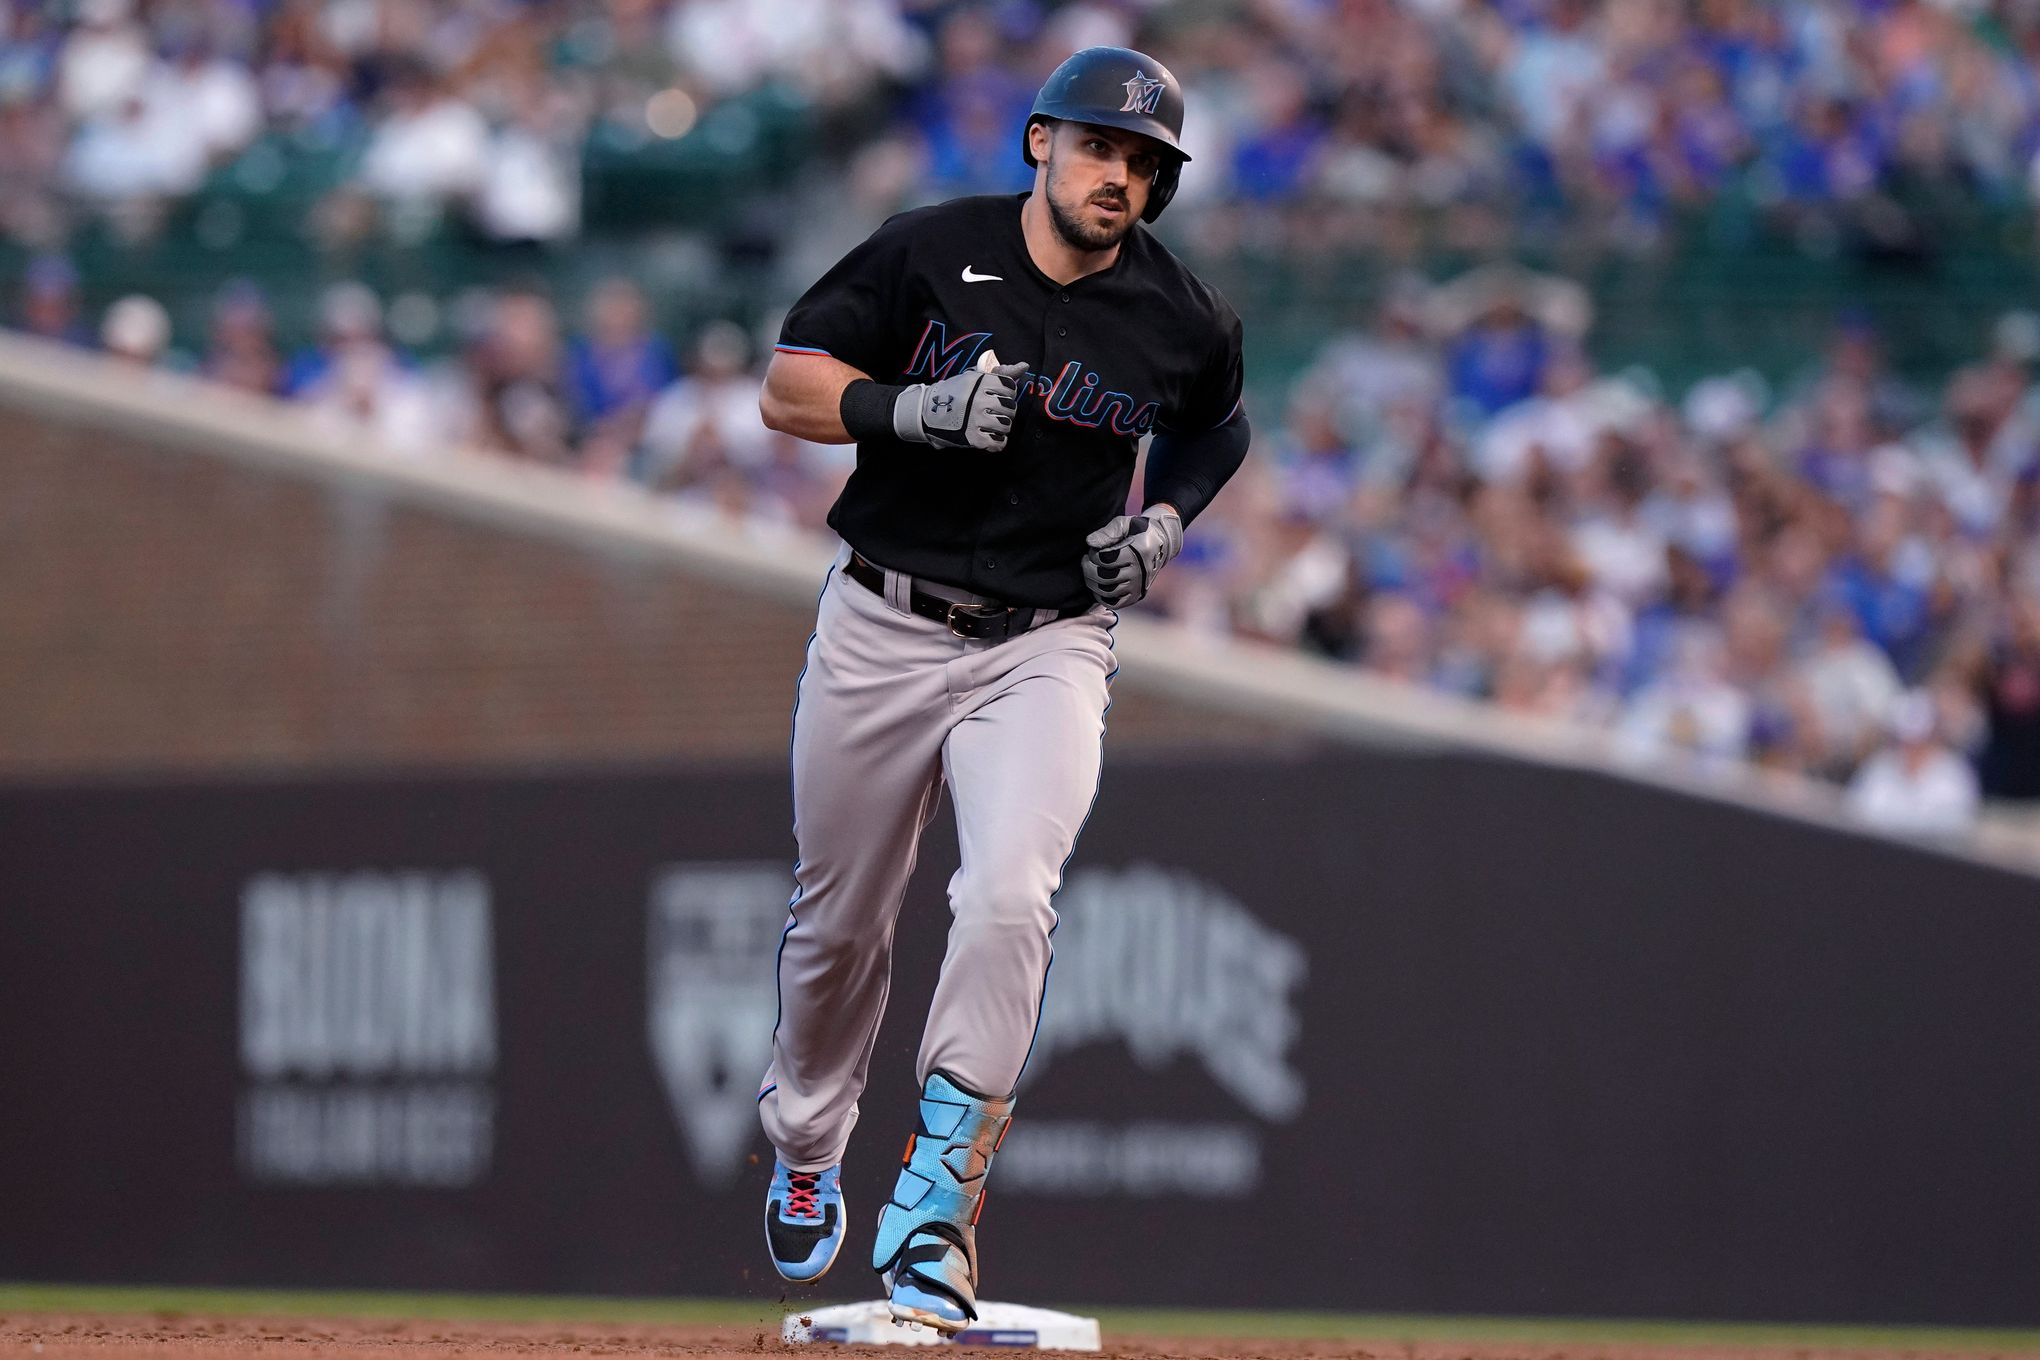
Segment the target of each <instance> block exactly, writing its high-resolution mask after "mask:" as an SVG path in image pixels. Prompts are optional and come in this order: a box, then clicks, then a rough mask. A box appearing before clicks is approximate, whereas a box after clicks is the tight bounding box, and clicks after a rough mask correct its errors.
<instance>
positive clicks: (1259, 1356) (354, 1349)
mask: <svg viewBox="0 0 2040 1360" xmlns="http://www.w3.org/2000/svg"><path fill="white" fill-rule="evenodd" d="M1434 1325H1435V1324H1434ZM1482 1330H1484V1326H1483V1324H1480V1323H1470V1324H1469V1327H1468V1331H1469V1333H1478V1332H1480V1331H1482ZM1812 1335H1813V1334H1809V1337H1808V1338H1807V1340H1804V1341H1802V1340H1790V1341H1785V1342H1782V1343H1765V1344H1744V1343H1739V1342H1738V1343H1724V1342H1721V1341H1705V1342H1690V1343H1689V1342H1660V1341H1651V1342H1637V1341H1564V1340H1556V1339H1551V1338H1542V1337H1540V1338H1537V1339H1524V1340H1514V1341H1511V1340H1502V1339H1493V1338H1490V1337H1479V1336H1470V1337H1469V1339H1466V1340H1454V1339H1451V1338H1450V1337H1449V1336H1429V1337H1425V1338H1424V1339H1412V1340H1394V1339H1389V1338H1386V1337H1382V1338H1354V1337H1349V1338H1337V1337H1268V1338H1255V1337H1252V1336H1246V1335H1241V1336H1231V1335H1227V1336H1218V1335H1213V1336H1194V1335H1189V1336H1180V1335H1160V1334H1140V1333H1138V1332H1133V1331H1120V1330H1117V1329H1112V1328H1108V1330H1107V1333H1106V1336H1105V1348H1104V1350H1103V1351H1102V1352H1098V1353H1097V1354H1099V1355H1100V1356H1101V1357H1103V1358H1104V1360H1164V1358H1165V1357H1167V1358H1171V1360H1173V1358H1174V1357H1181V1358H1182V1360H1289V1358H1290V1357H1319V1356H1353V1357H1362V1358H1364V1360H1943V1357H1945V1360H1980V1357H1985V1356H1992V1355H2004V1356H2011V1355H2040V1341H2036V1339H2034V1338H2028V1337H2025V1336H2019V1337H2016V1338H2014V1337H2010V1336H2008V1337H2006V1338H2005V1344H2002V1345H1999V1344H1992V1343H1990V1342H1989V1341H1983V1340H1979V1339H1976V1338H1963V1337H1962V1336H1961V1334H1951V1336H1950V1341H1951V1343H1952V1344H1948V1345H1945V1346H1938V1347H1937V1346H1933V1345H1924V1346H1923V1345H1918V1344H1912V1342H1914V1341H1915V1340H1919V1339H1924V1338H1921V1337H1919V1336H1918V1335H1917V1334H1909V1335H1908V1336H1907V1338H1906V1341H1907V1344H1896V1345H1855V1344H1849V1345H1835V1344H1818V1343H1815V1344H1808V1342H1809V1341H1811V1340H1812ZM931 1351H932V1352H933V1353H934V1354H937V1355H940V1354H944V1353H968V1354H970V1355H973V1356H977V1357H980V1358H981V1360H982V1358H983V1357H990V1356H1005V1357H1008V1358H1009V1360H1010V1358H1011V1357H1014V1356H1016V1355H1021V1354H1026V1353H1027V1352H1016V1351H1013V1350H1011V1349H997V1348H983V1349H979V1348H967V1347H953V1348H952V1347H945V1348H943V1349H942V1350H939V1351H937V1350H934V1348H919V1347H915V1348H907V1347H880V1346H838V1345H830V1344H826V1343H817V1344H810V1345H792V1344H788V1343H785V1342H782V1341H781V1340H780V1339H779V1336H778V1332H777V1319H776V1316H775V1317H773V1318H772V1319H771V1320H770V1321H769V1322H768V1321H767V1319H766V1318H765V1317H763V1316H761V1318H760V1321H759V1322H758V1324H757V1325H751V1326H737V1325H728V1324H715V1325H708V1324H700V1323H645V1322H622V1323H603V1322H599V1321H587V1320H577V1321H571V1322H557V1323H549V1322H532V1321H520V1322H503V1321H476V1320H457V1321H456V1320H434V1319H428V1318H400V1317H399V1318H393V1317H326V1318H321V1317H310V1316H288V1317H286V1316H259V1315H256V1316H243V1315H239V1314H213V1315H208V1314H205V1313H202V1312H193V1313H185V1312H181V1311H165V1310H156V1311H132V1312H131V1311H56V1312H43V1311H18V1310H9V1311H5V1312H0V1354H4V1355H7V1356H17V1355H19V1356H30V1357H35V1358H36V1360H231V1357H239V1356H256V1355H260V1356H284V1357H296V1358H298V1360H452V1357H460V1356H499V1355H546V1356H560V1357H571V1356H582V1355H587V1356H623V1357H631V1356H646V1357H652V1356H672V1357H690V1358H693V1360H756V1357H758V1356H761V1355H767V1356H778V1357H782V1358H783V1360H795V1358H796V1357H807V1358H808V1360H830V1358H831V1357H843V1358H844V1360H847V1357H850V1356H853V1355H854V1356H858V1357H863V1358H865V1360H869V1357H874V1356H883V1357H888V1360H912V1357H914V1356H920V1355H928V1354H930V1353H931Z"/></svg>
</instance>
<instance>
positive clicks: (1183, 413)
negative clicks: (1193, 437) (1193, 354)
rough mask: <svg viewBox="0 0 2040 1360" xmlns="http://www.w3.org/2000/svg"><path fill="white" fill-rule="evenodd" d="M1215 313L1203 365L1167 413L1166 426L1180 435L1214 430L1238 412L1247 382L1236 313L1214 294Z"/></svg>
mask: <svg viewBox="0 0 2040 1360" xmlns="http://www.w3.org/2000/svg"><path fill="white" fill-rule="evenodd" d="M1212 298H1213V301H1214V302H1216V303H1217V306H1218V315H1217V316H1216V317H1214V318H1213V320H1214V322H1215V326H1214V329H1215V330H1216V332H1217V333H1216V335H1215V336H1214V338H1213V342H1212V347H1211V351H1210V353H1208V354H1207V355H1206V356H1205V360H1204V364H1203V366H1202V367H1201V368H1199V369H1198V371H1197V376H1196V377H1195V378H1194V379H1192V380H1191V383H1190V388H1189V391H1188V392H1187V393H1185V395H1184V399H1183V401H1182V403H1181V405H1180V406H1179V407H1178V408H1177V409H1176V410H1173V411H1171V412H1170V413H1169V419H1168V421H1167V422H1166V423H1167V427H1168V428H1169V429H1171V430H1174V431H1176V432H1177V433H1179V434H1195V433H1197V432H1199V431H1201V430H1211V429H1216V428H1218V427H1219V426H1220V425H1223V424H1225V423H1226V422H1227V421H1229V420H1231V419H1232V418H1233V417H1234V416H1236V415H1238V414H1239V413H1240V394H1241V391H1242V389H1243V386H1244V383H1245V381H1246V361H1245V357H1244V340H1245V336H1244V333H1243V331H1242V329H1241V327H1240V318H1239V313H1237V312H1235V311H1234V310H1233V309H1232V305H1231V304H1230V303H1228V302H1227V301H1226V300H1225V299H1224V298H1222V297H1219V296H1218V295H1217V294H1216V293H1214V294H1212Z"/></svg>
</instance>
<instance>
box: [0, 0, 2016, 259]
mask: <svg viewBox="0 0 2040 1360" xmlns="http://www.w3.org/2000/svg"><path fill="white" fill-rule="evenodd" d="M1097 42H1121V43H1139V44H1143V45H1145V46H1146V47H1147V48H1149V49H1150V50H1153V51H1156V52H1157V53H1158V54H1159V55H1161V56H1163V57H1164V59H1166V60H1168V61H1169V62H1170V63H1171V64H1172V66H1173V68H1174V69H1175V70H1176V72H1177V74H1178V75H1179V76H1181V77H1182V78H1183V80H1184V82H1185V84H1186V86H1187V88H1188V89H1189V92H1190V100H1189V107H1190V124H1189V127H1188V128H1187V129H1186V133H1185V138H1184V140H1185V144H1186V145H1187V146H1188V147H1189V148H1190V150H1191V151H1192V152H1193V153H1194V156H1195V160H1194V162H1193V165H1192V168H1191V170H1190V172H1189V173H1188V174H1187V176H1186V178H1185V183H1184V192H1183V197H1182V199H1181V200H1180V201H1181V202H1182V203H1183V204H1184V205H1185V206H1186V209H1190V210H1192V211H1194V209H1193V208H1191V205H1196V204H1202V205H1204V206H1205V207H1207V208H1210V209H1212V210H1213V223H1212V229H1213V230H1214V231H1216V232H1219V233H1221V234H1224V233H1231V234H1234V235H1238V234H1240V233H1255V232H1262V233H1265V232H1267V231H1269V230H1275V229H1280V230H1283V231H1285V232H1286V233H1287V235H1288V240H1289V244H1291V245H1297V244H1303V243H1308V242H1310V241H1313V240H1322V239H1326V238H1332V239H1336V240H1339V241H1342V242H1344V243H1346V244H1350V245H1359V246H1366V247H1369V248H1375V249H1382V248H1388V247H1389V246H1392V245H1393V244H1394V241H1395V239H1396V234H1397V233H1398V232H1399V231H1408V230H1410V229H1412V224H1413V223H1414V222H1416V221H1418V220H1421V221H1422V222H1423V223H1424V224H1425V229H1426V230H1427V231H1438V232H1442V233H1443V234H1444V236H1445V238H1447V239H1448V240H1452V239H1456V240H1458V241H1459V243H1460V244H1465V245H1479V244H1483V243H1485V244H1489V245H1492V244H1494V243H1496V242H1497V241H1503V240H1507V239H1510V238H1511V237H1520V236H1521V234H1522V233H1524V232H1526V231H1531V230H1535V229H1537V227H1538V225H1539V224H1540V223H1542V224H1544V226H1545V227H1547V228H1551V229H1562V231H1563V233H1564V234H1565V235H1566V236H1567V237H1568V238H1571V239H1578V238H1582V237H1592V238H1595V239H1601V240H1606V241H1612V242H1615V243H1618V244H1619V243H1624V242H1628V243H1642V244H1648V243H1650V242H1652V241H1655V240H1658V239H1660V237H1661V235H1662V233H1663V230H1664V228H1665V225H1666V223H1667V221H1668V220H1670V219H1671V218H1672V217H1674V216H1675V215H1676V214H1677V212H1678V211H1679V210H1680V209H1681V208H1683V207H1695V206H1704V205H1706V204H1707V203H1709V202H1711V201H1712V200H1714V199H1715V198H1716V197H1717V196H1722V195H1731V196H1733V197H1735V198H1736V199H1738V200H1739V201H1747V202H1748V203H1749V204H1751V205H1752V206H1753V207H1755V208H1756V209H1758V210H1760V211H1764V212H1769V213H1775V214H1778V215H1781V216H1783V217H1785V218H1787V219H1788V220H1800V219H1808V220H1815V221H1818V220H1820V219H1821V218H1822V216H1823V215H1824V214H1832V213H1834V212H1835V211H1837V210H1850V211H1853V210H1855V209H1864V211H1862V212H1861V213H1860V214H1857V220H1860V221H1862V222H1864V223H1869V224H1872V225H1873V227H1875V228H1876V229H1879V230H1889V229H1891V226H1890V224H1891V222H1892V220H1893V213H1894V212H1902V210H1903V209H1902V205H1904V204H1906V203H1908V202H1911V201H1915V200H1918V199H1919V198H1921V197H1922V196H1926V197H1928V198H1933V197H1939V198H1942V199H1960V200H1962V201H1972V202H1973V201H1983V202H1991V203H1999V204H2005V203H2012V204H2022V203H2026V202H2028V201H2029V200H2030V197H2031V194H2032V190H2033V180H2034V175H2035V156H2036V153H2040V80H2036V77H2035V66H2036V61H2040V4H2035V3H2034V2H2033V0H1620V3H1605V2H1600V3H1597V0H1188V2H1186V3H1169V4H1165V3H1161V0H6V2H5V3H4V4H0V188H4V190H5V192H0V230H4V231H5V232H6V233H7V234H8V235H10V236H12V237H14V238H16V239H20V240H27V241H31V242H35V243H37V244H40V245H43V246H55V245H58V244H60V243H61V240H62V237H63V235H64V233H65V231H66V229H67V227H68V226H69V225H70V224H71V223H73V222H74V221H75V220H76V219H77V218H78V217H79V216H80V215H81V214H92V213H99V212H104V213H109V214H113V215H115V216H117V217H120V218H121V219H122V220H124V221H126V222H128V223H129V224H130V225H135V224H137V223H140V224H146V223H148V222H149V221H151V220H153V219H156V218H160V216H161V212H162V209H163V208H164V206H165V205H167V204H170V203H174V201H175V200H177V199H178V198H179V197H180V196H182V195H187V194H190V193H191V192H192V191H194V190H195V189H197V188H198V187H199V186H200V185H201V184H202V183H203V182H205V180H206V178H207V176H208V175H210V174H212V173H214V172H215V171H218V170H220V169H222V168H223V167H227V166H229V165H232V166H233V167H234V171H235V174H236V176H237V177H238V181H239V182H240V183H241V184H242V185H243V186H254V187H260V186H261V185H263V184H265V183H270V184H273V183H276V182H279V181H280V180H281V179H282V178H283V177H284V174H285V173H286V169H287V166H286V165H284V164H282V163H281V161H280V158H283V157H287V156H289V155H292V154H301V155H313V154H322V153H334V152H340V153H344V154H343V160H344V162H345V166H344V174H343V177H342V182H341V184H340V186H339V188H338V190H337V191H336V192H335V193H334V194H333V195H332V197H331V199H330V200H329V201H328V202H326V203H325V204H324V205H322V208H321V210H320V213H319V214H318V215H317V216H316V218H315V219H314V220H310V221H308V222H307V223H306V227H307V230H310V231H315V232H327V233H335V234H339V235H342V236H344V235H346V234H347V233H349V232H350V231H355V230H360V229H362V226H363V224H364V223H367V222H370V221H372V220H373V219H374V217H375V216H376V214H378V213H382V214H387V215H390V216H392V217H394V218H396V219H397V220H399V221H401V220H403V219H404V218H405V216H406V214H410V213H412V212H413V210H415V209H421V208H422V209H426V210H430V211H447V210H450V211H452V212H455V213H457V214H458V215H460V216H461V217H462V218H463V219H464V220H465V221H467V222H468V223H469V224H470V225H472V226H473V227H474V229H475V230H476V231H477V232H478V233H479V234H480V235H481V236H482V237H483V238H485V239H490V240H502V241H539V242H545V241H558V240H563V239H566V238H568V237H571V236H572V235H573V234H574V232H575V231H576V230H577V228H578V226H579V215H580V157H581V155H582V152H583V148H584V147H585V146H586V145H587V143H588V141H589V139H590V138H591V137H592V136H595V135H597V134H605V135H609V136H611V137H612V138H613V139H616V140H618V141H619V142H620V143H621V144H629V143H631V142H632V141H635V142H638V143H643V142H647V141H651V140H655V139H660V138H664V139H677V138H681V137H684V136H686V135H687V134H688V133H689V132H691V131H693V130H695V129H696V128H697V127H699V126H703V123H702V120H703V117H704V116H705V115H706V114H707V113H708V112H709V111H710V110H712V109H714V108H715V107H717V106H718V105H719V104H721V103H722V102H723V101H727V100H730V99H732V98H734V97H737V96H740V95H743V94H744V93H746V92H748V91H752V90H755V89H758V88H760V87H763V86H767V85H770V86H773V87H776V88H781V89H784V90H785V91H787V92H788V93H789V95H791V96H793V97H797V98H798V99H800V100H802V101H805V103H806V104H807V105H808V106H809V107H811V108H812V109H814V110H815V111H816V112H817V114H818V117H817V120H816V121H817V125H818V126H819V127H820V128H821V129H822V137H821V138H820V140H824V141H826V142H828V144H829V146H830V148H831V149H842V148H845V147H848V146H852V145H863V146H866V147H867V148H869V149H874V150H881V151H885V152H890V153H894V154H892V155H891V156H885V155H880V156H875V157H873V158H871V165H872V167H873V168H872V169H871V170H870V173H871V174H872V175H874V176H876V177H877V179H878V180H879V181H881V183H880V184H879V185H878V186H877V187H876V191H878V192H886V191H897V192H902V193H905V194H908V195H910V196H914V195H925V194H928V193H950V192H956V191H963V190H989V189H1002V188H1007V187H1014V186H1016V185H1018V184H1021V183H1023V182H1024V178H1025V170H1024V167H1022V166H1020V165H1019V163H1018V161H1017V160H1016V158H1015V157H1014V155H1013V154H1012V151H1013V147H1014V146H1015V144H1016V141H1017V134H1016V133H1015V131H1014V129H1015V128H1016V127H1017V126H1018V123H1019V120H1020V119H1021V118H1022V117H1023V116H1024V114H1025V111H1026V107H1027V104H1028V101H1029V99H1030V98H1031V96H1032V93H1033V91H1034V89H1035V87H1036V86H1037V85H1038V83H1039V81H1040V79H1041V77H1042V76H1043V75H1044V74H1045V73H1046V72H1047V71H1048V69H1049V68H1050V67H1052V66H1053V65H1054V64H1055V62H1056V61H1057V60H1059V59H1060V57H1061V56H1063V55H1065V54H1067V53H1068V52H1070V51H1071V50H1074V49H1075V48H1077V47H1080V46H1084V45H1087V44H1090V43H1097ZM716 135H717V136H725V135H735V136H737V137H739V139H741V136H742V129H741V126H740V125H739V124H737V123H729V124H725V125H722V126H721V127H720V128H719V129H718V131H717V134H716ZM258 142H260V143H262V145H261V146H260V147H259V148H258V147H257V143H258ZM251 157H252V159H251ZM1285 204H1293V205H1297V206H1298V207H1306V208H1308V209H1309V211H1307V212H1297V213H1275V214H1270V213H1268V212H1267V211H1266V210H1267V209H1269V208H1270V207H1275V206H1280V205H1285ZM1227 209H1246V210H1249V211H1246V212H1228V211H1226V210H1227ZM1404 209H1412V210H1419V212H1420V216H1418V217H1412V216H1411V215H1410V213H1407V212H1404V211H1401V210H1404ZM1870 209H1877V210H1878V211H1871V210H1870ZM1880 223H1881V224H1883V225H1882V226H1881V227H1877V226H1876V224H1880Z"/></svg>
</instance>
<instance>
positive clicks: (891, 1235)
mask: <svg viewBox="0 0 2040 1360" xmlns="http://www.w3.org/2000/svg"><path fill="white" fill-rule="evenodd" d="M1012 1120H1013V1097H1011V1096H1003V1097H996V1098H995V1097H990V1096H981V1095H978V1094H976V1093H975V1092H973V1091H968V1090H966V1089H964V1088H963V1087H962V1086H960V1085H958V1084H957V1083H956V1082H955V1081H954V1080H953V1079H952V1078H951V1077H950V1076H949V1074H948V1073H946V1072H934V1073H930V1074H929V1077H928V1082H927V1085H926V1086H925V1087H923V1088H922V1091H921V1119H920V1127H919V1128H918V1129H917V1130H916V1131H915V1133H914V1136H913V1137H912V1138H910V1139H908V1140H907V1154H906V1157H905V1159H904V1161H903V1163H902V1165H901V1167H900V1176H899V1180H898V1181H897V1182H895V1183H894V1185H893V1193H892V1202H891V1203H889V1204H887V1205H886V1206H885V1208H883V1209H881V1210H880V1211H879V1215H878V1240H877V1241H876V1242H874V1243H873V1244H872V1248H871V1267H872V1269H873V1270H876V1271H877V1272H878V1273H879V1275H880V1276H881V1277H882V1278H883V1279H884V1280H885V1286H886V1289H887V1290H888V1291H889V1292H890V1295H891V1299H890V1304H891V1309H892V1315H893V1318H894V1319H895V1320H896V1321H899V1322H917V1323H920V1324H921V1325H922V1326H924V1327H933V1328H935V1329H936V1330H937V1331H940V1332H943V1333H945V1334H947V1335H954V1334H956V1333H957V1332H960V1331H963V1330H964V1329H965V1328H967V1327H968V1326H970V1324H971V1323H973V1322H975V1321H976V1320H977V1282H978V1258H977V1220H978V1215H979V1214H980V1213H982V1212H983V1211H984V1194H985V1177H986V1175H987V1174H988V1173H989V1172H990V1171H991V1167H992V1154H993V1153H995V1152H997V1151H998V1150H999V1144H1000V1142H1001V1141H1003V1140H1004V1139H1005V1136H1006V1129H1007V1128H1008V1127H1009V1126H1010V1125H1011V1123H1012Z"/></svg>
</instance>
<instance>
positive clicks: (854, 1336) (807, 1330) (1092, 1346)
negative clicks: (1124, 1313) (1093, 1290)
mask: <svg viewBox="0 0 2040 1360" xmlns="http://www.w3.org/2000/svg"><path fill="white" fill-rule="evenodd" d="M779 1336H780V1339H781V1340H783V1341H788V1342H802V1341H833V1342H837V1343H838V1344H841V1345H846V1346H950V1345H957V1346H1017V1347H1021V1348H1023V1349H1026V1350H1037V1351H1095V1350H1097V1349H1098V1319H1096V1318H1087V1317H1078V1316H1076V1315H1075V1314H1074V1313H1058V1312H1056V1311H1055V1310H1054V1309H1051V1308H1028V1307H1024V1306H1023V1305H1021V1304H1017V1303H980V1304H979V1305H978V1320H977V1321H976V1322H974V1323H972V1324H971V1325H970V1327H969V1328H968V1329H967V1330H965V1331H961V1332H958V1333H957V1334H956V1335H955V1336H954V1337H947V1336H944V1335H943V1334H942V1333H940V1332H938V1331H936V1330H935V1329H934V1328H933V1327H923V1326H920V1325H918V1324H916V1323H911V1322H894V1321H893V1318H892V1314H891V1313H890V1312H889V1311H888V1310H887V1308H886V1304H885V1300H883V1299H880V1300H878V1301H877V1302H875V1303H839V1304H834V1305H832V1306H830V1307H828V1308H811V1309H809V1310H808V1311H807V1312H805V1313H788V1314H787V1315H786V1321H785V1322H784V1323H783V1324H781V1326H780V1328H779Z"/></svg>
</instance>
